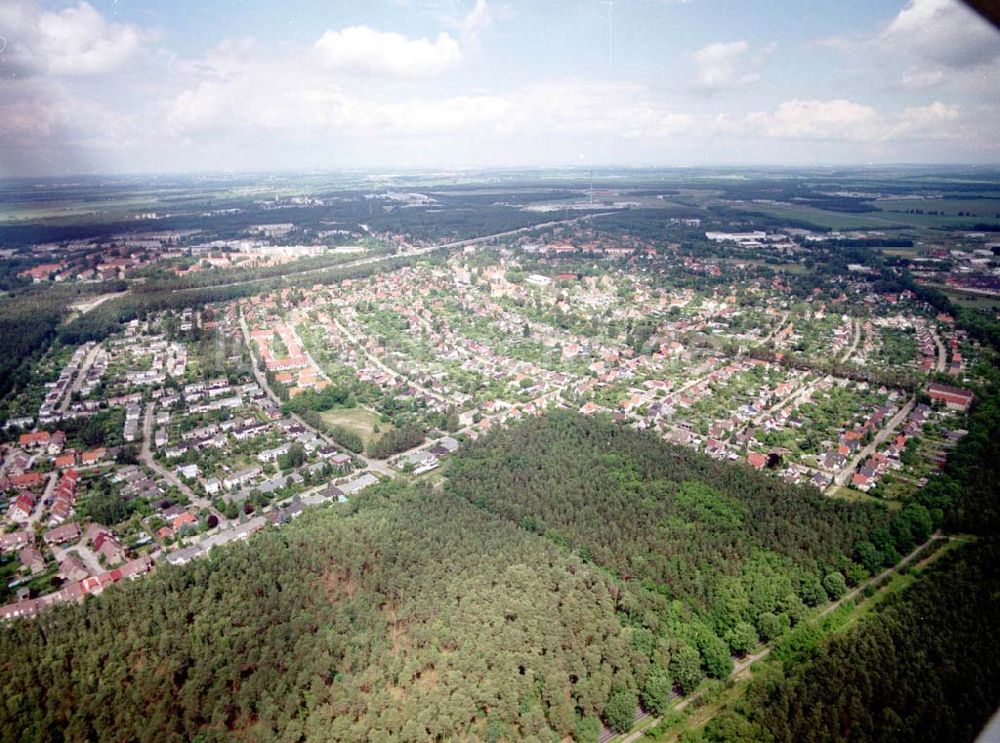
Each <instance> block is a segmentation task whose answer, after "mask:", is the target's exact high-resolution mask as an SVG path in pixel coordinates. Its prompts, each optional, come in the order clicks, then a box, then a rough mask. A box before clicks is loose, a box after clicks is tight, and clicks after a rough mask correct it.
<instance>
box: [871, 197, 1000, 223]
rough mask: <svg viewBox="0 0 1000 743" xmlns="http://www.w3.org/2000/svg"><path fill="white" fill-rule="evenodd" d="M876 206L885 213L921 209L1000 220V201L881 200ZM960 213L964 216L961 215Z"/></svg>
mask: <svg viewBox="0 0 1000 743" xmlns="http://www.w3.org/2000/svg"><path fill="white" fill-rule="evenodd" d="M875 206H877V207H878V208H879V209H881V210H882V211H884V212H906V211H907V210H908V209H921V210H923V211H925V212H928V211H933V212H939V213H940V214H942V215H943V216H949V217H958V216H964V217H968V216H972V217H977V218H978V217H982V218H984V219H986V218H989V219H1000V200H997V199H880V200H878V201H876V202H875ZM959 212H962V214H961V215H959ZM906 216H907V217H909V216H913V215H909V214H908V215H906ZM918 216H919V215H918ZM930 216H935V215H930Z"/></svg>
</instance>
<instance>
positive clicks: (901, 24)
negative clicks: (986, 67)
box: [881, 0, 1000, 68]
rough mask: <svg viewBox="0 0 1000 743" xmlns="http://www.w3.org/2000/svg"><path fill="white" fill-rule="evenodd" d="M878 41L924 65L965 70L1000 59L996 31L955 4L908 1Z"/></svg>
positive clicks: (954, 1) (939, 0)
mask: <svg viewBox="0 0 1000 743" xmlns="http://www.w3.org/2000/svg"><path fill="white" fill-rule="evenodd" d="M881 38H882V40H883V41H884V42H885V43H886V44H888V45H889V46H890V50H891V51H892V52H893V53H909V54H912V55H914V56H915V57H917V60H916V61H917V62H922V63H924V64H934V65H943V66H945V67H952V68H965V67H974V66H977V65H983V64H988V63H990V62H992V61H993V60H995V59H997V57H1000V42H998V37H997V33H996V30H995V29H994V28H993V27H992V26H990V24H989V23H988V22H987V21H985V20H983V19H982V18H981V17H980V16H979V15H978V14H976V13H975V11H972V10H970V9H969V8H967V7H966V6H965V5H963V4H962V3H960V2H958V1H957V0H910V2H909V3H908V4H907V6H906V7H905V8H903V9H902V10H901V11H899V13H898V14H897V15H896V17H895V18H893V20H892V23H890V24H889V27H888V28H887V29H886V30H885V31H884V32H883V33H882V36H881Z"/></svg>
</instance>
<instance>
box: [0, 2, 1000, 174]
mask: <svg viewBox="0 0 1000 743" xmlns="http://www.w3.org/2000/svg"><path fill="white" fill-rule="evenodd" d="M293 6H294V7H293ZM612 17H613V23H612V21H611V19H612ZM0 37H2V38H0V49H2V51H0V95H2V98H0V100H3V101H4V105H3V106H0V175H40V174H62V173H75V172H109V173H114V172H179V171H201V170H269V169H275V170H290V169H301V168H307V169H338V168H359V167H376V168H389V167H396V168H411V167H430V168H455V167H463V166H469V167H481V166H494V165H495V166H547V165H700V164H830V163H868V162H879V163H899V162H948V163H955V162H970V163H997V162H1000V135H998V133H997V127H996V126H995V124H994V122H995V121H996V120H997V114H998V113H1000V100H998V86H997V84H996V81H997V80H998V79H1000V34H998V33H997V32H996V31H994V30H993V29H992V28H991V27H990V26H988V25H987V24H986V23H985V22H984V21H982V20H980V19H979V18H978V17H977V16H975V15H974V14H973V13H972V11H970V10H968V9H966V8H965V7H964V6H963V5H961V4H960V3H958V2H957V1H956V0H896V1H894V2H889V1H881V0H868V1H867V2H858V1H855V0H848V1H841V2H836V3H831V2H829V0H826V1H825V2H814V1H813V0H794V1H792V0H789V1H787V2H759V1H755V0H736V1H725V0H688V1H687V2H681V1H679V0H615V2H614V5H613V7H612V6H611V4H610V3H609V2H607V1H605V2H601V0H535V1H534V2H527V1H524V0H367V1H362V0H349V1H346V2H331V1H330V0H327V1H326V2H318V1H313V2H296V3H294V4H293V3H282V2H274V1H273V0H268V1H264V0H247V1H238V0H230V1H228V2H214V1H206V0H201V1H200V2H196V1H195V0H173V1H171V2H167V1H165V0H161V1H153V0H90V1H89V2H81V1H80V0H73V1H71V2H68V1H67V0H3V2H2V3H0ZM612 38H613V41H612Z"/></svg>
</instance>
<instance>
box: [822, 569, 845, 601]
mask: <svg viewBox="0 0 1000 743" xmlns="http://www.w3.org/2000/svg"><path fill="white" fill-rule="evenodd" d="M823 588H825V589H826V592H827V594H829V596H830V598H831V599H833V600H836V599H839V598H840V597H841V596H843V595H844V594H845V593H847V580H846V579H845V578H844V576H843V574H841V573H837V572H833V573H827V575H826V577H825V578H823Z"/></svg>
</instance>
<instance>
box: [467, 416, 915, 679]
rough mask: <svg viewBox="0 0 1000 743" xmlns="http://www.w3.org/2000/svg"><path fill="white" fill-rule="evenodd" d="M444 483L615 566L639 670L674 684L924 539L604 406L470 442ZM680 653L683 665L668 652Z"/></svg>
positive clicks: (884, 516)
mask: <svg viewBox="0 0 1000 743" xmlns="http://www.w3.org/2000/svg"><path fill="white" fill-rule="evenodd" d="M448 476H449V482H448V486H447V488H448V490H449V492H452V493H454V494H456V495H459V496H461V497H463V498H465V499H467V500H468V501H470V502H471V503H473V504H475V505H477V506H479V507H481V508H483V509H486V510H488V511H490V512H493V513H496V514H498V515H500V516H502V517H504V518H505V519H507V520H508V521H510V522H512V523H516V524H520V525H521V526H522V527H523V528H524V529H525V530H526V531H529V532H534V533H538V534H540V535H544V536H545V537H546V538H548V539H549V540H550V541H552V542H554V543H556V544H559V545H562V546H564V547H566V548H567V549H568V550H572V551H574V552H576V553H577V554H579V555H580V556H581V557H583V558H584V559H585V560H587V561H588V562H593V563H595V564H597V565H598V566H600V567H601V568H602V569H606V570H608V571H610V572H611V573H612V574H613V575H615V576H616V577H617V578H619V579H620V580H621V581H622V583H623V584H624V586H625V587H626V589H627V590H626V593H625V594H624V595H623V597H622V599H621V601H620V608H621V612H622V615H623V617H624V618H625V619H626V621H627V622H628V623H629V624H631V625H633V626H634V627H635V628H636V629H637V631H639V632H640V633H642V636H643V637H644V638H645V640H643V643H642V647H643V648H644V658H643V660H642V661H641V662H640V663H638V664H637V666H636V667H635V668H636V673H637V676H638V677H639V680H640V682H643V681H644V680H645V678H646V677H648V675H649V674H654V675H655V674H658V673H661V672H662V673H670V674H671V676H672V679H673V681H674V682H676V683H677V685H678V686H679V687H680V688H681V690H682V691H686V690H690V689H691V688H693V687H694V686H695V685H697V683H698V681H700V679H701V678H702V677H703V676H704V675H708V676H713V677H716V678H724V677H726V676H727V675H728V674H729V672H730V670H731V668H732V661H731V657H730V656H731V654H740V653H745V652H747V651H749V650H751V649H752V648H753V647H754V646H756V645H757V642H758V638H761V639H768V638H770V637H774V636H775V635H777V634H780V633H781V632H783V631H784V630H785V629H787V628H788V627H790V626H792V625H794V624H795V623H796V622H797V621H798V620H799V619H800V618H801V617H802V616H803V614H804V613H805V611H806V610H807V607H809V606H816V605H818V604H820V603H823V602H825V601H827V600H828V598H836V597H839V595H841V594H842V593H843V591H844V590H845V589H846V586H847V585H849V584H854V583H857V582H860V581H861V580H863V579H864V578H865V577H867V576H868V575H870V574H872V573H874V572H876V571H878V570H880V569H881V568H882V567H883V566H885V565H890V564H893V563H895V562H896V561H898V559H899V557H900V554H901V553H905V552H909V551H910V550H912V549H913V548H914V547H915V546H916V545H917V544H919V543H921V542H923V541H924V540H926V539H927V538H928V536H929V535H930V532H931V529H932V520H931V516H930V514H929V512H928V511H927V509H925V508H924V507H923V506H908V507H906V508H904V509H903V510H902V511H900V512H899V513H897V514H891V513H890V512H889V511H888V510H887V509H885V508H882V507H879V506H877V505H863V504H857V503H848V502H845V501H841V500H834V499H829V498H824V497H822V496H821V495H819V494H818V493H817V492H816V491H815V490H813V489H810V488H804V487H796V486H792V485H788V484H785V483H781V482H778V481H776V480H775V479H774V478H771V477H768V476H766V475H763V474H760V473H757V472H754V471H752V470H750V469H749V468H745V467H738V466H737V467H734V466H732V465H729V464H726V463H720V462H716V461H715V460H712V459H710V458H709V457H707V456H704V455H702V454H699V453H697V452H694V451H691V450H690V449H687V448H682V447H675V446H672V445H669V444H666V443H664V442H663V441H661V440H660V439H659V438H658V437H656V436H654V435H651V434H647V433H641V432H637V431H634V430H632V429H630V428H627V427H624V426H621V425H618V424H616V423H613V422H611V421H610V420H603V419H601V418H599V417H595V418H584V417H582V416H579V415H576V414H573V413H567V412H558V413H552V414H549V415H547V416H545V417H542V418H537V419H529V420H526V421H524V422H522V423H521V424H519V425H517V426H514V427H512V428H509V429H505V430H498V431H495V432H493V433H491V434H490V435H489V436H487V437H485V438H483V439H481V440H480V441H478V442H476V443H474V444H472V445H470V446H469V447H467V448H466V449H465V450H464V451H463V452H462V453H461V454H460V455H459V457H458V458H457V460H456V461H455V462H454V464H453V465H452V466H451V468H450V469H449V471H448ZM680 658H686V659H688V660H689V661H690V663H689V666H688V667H686V668H683V669H682V668H680V667H679V666H678V662H679V661H678V659H680Z"/></svg>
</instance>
